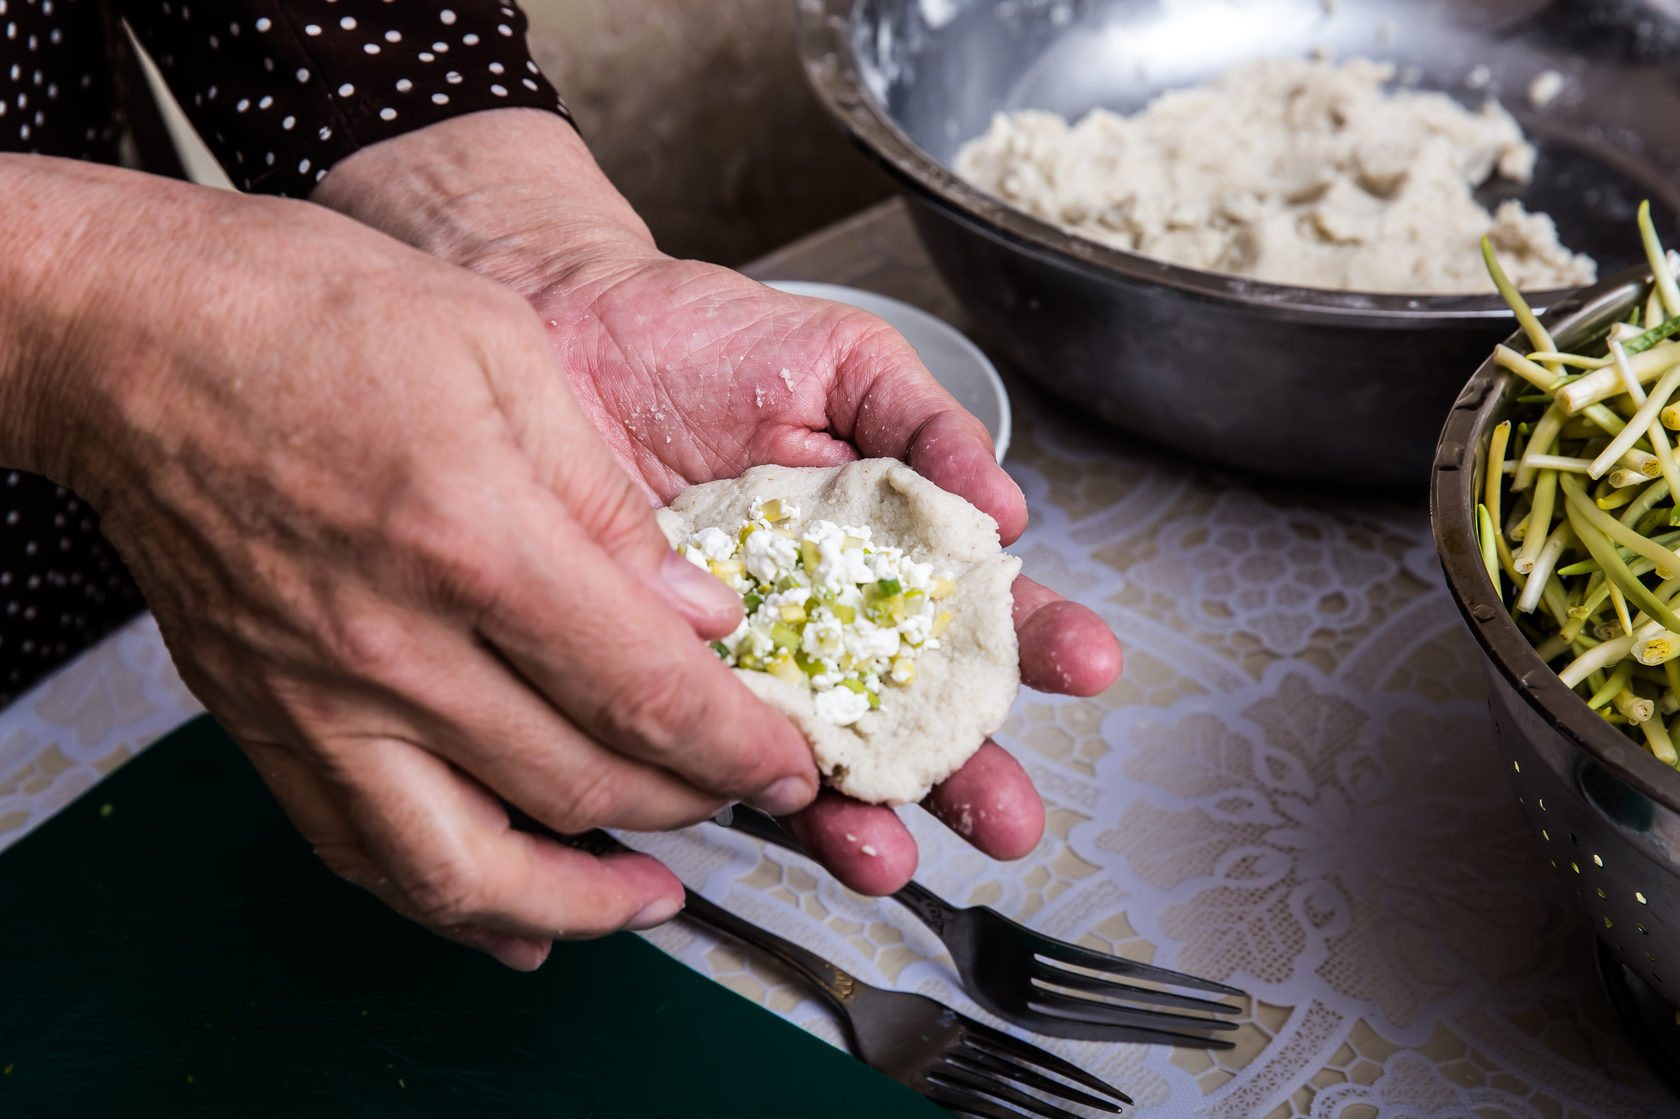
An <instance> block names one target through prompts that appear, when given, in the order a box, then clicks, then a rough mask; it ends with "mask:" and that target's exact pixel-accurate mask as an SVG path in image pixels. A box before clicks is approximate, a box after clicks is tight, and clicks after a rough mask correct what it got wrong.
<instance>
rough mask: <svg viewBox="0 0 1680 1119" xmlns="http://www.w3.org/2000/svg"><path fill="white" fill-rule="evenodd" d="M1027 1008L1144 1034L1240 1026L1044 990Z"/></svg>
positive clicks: (1222, 1019) (1035, 993)
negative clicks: (1126, 1028)
mask: <svg viewBox="0 0 1680 1119" xmlns="http://www.w3.org/2000/svg"><path fill="white" fill-rule="evenodd" d="M1027 1008H1028V1009H1030V1010H1038V1011H1042V1012H1043V1013H1045V1014H1054V1015H1056V1016H1057V1017H1061V1018H1074V1019H1077V1020H1079V1021H1082V1022H1096V1023H1099V1024H1101V1025H1105V1026H1130V1027H1132V1028H1134V1029H1140V1030H1234V1029H1236V1028H1237V1026H1238V1023H1236V1022H1233V1021H1231V1020H1230V1019H1229V1018H1199V1017H1197V1016H1195V1015H1193V1014H1168V1013H1167V1012H1166V1011H1163V1010H1140V1009H1138V1008H1136V1007H1130V1006H1118V1005H1116V1004H1114V1003H1111V1002H1098V1001H1097V1000H1095V999H1087V998H1079V997H1077V996H1074V995H1065V994H1063V993H1061V992H1060V991H1050V990H1046V989H1045V988H1043V987H1039V988H1037V990H1035V991H1034V992H1033V994H1032V996H1031V997H1029V998H1028V999H1027Z"/></svg>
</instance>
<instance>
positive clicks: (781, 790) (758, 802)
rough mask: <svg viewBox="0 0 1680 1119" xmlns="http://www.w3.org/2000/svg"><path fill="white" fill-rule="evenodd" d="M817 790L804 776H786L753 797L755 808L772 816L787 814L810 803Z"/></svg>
mask: <svg viewBox="0 0 1680 1119" xmlns="http://www.w3.org/2000/svg"><path fill="white" fill-rule="evenodd" d="M816 795H817V790H815V789H813V788H812V787H811V783H810V782H809V781H807V780H805V778H803V777H784V778H782V779H781V780H780V781H777V782H776V783H775V784H773V785H771V786H770V787H769V788H767V789H765V790H764V791H763V792H762V793H759V794H758V795H757V796H756V797H753V799H752V805H753V807H754V808H758V809H762V810H763V811H765V812H768V813H770V814H771V815H772V816H786V815H787V814H788V813H790V812H797V811H799V810H800V809H801V808H804V807H805V806H806V805H807V804H810V803H811V801H812V799H813V798H815V797H816Z"/></svg>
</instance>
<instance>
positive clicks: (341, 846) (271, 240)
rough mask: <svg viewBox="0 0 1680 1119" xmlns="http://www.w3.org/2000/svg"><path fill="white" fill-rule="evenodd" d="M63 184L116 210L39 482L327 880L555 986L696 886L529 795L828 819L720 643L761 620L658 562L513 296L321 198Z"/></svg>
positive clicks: (797, 750) (75, 177)
mask: <svg viewBox="0 0 1680 1119" xmlns="http://www.w3.org/2000/svg"><path fill="white" fill-rule="evenodd" d="M66 175H67V176H68V180H67V181H64V182H59V183H57V184H55V186H54V189H55V190H56V191H57V196H59V197H65V196H71V195H75V192H76V191H81V192H82V194H84V195H85V196H86V197H85V198H84V199H83V201H84V203H85V213H86V214H97V215H100V220H99V221H95V222H89V221H86V220H85V218H83V219H82V220H80V221H76V220H70V225H71V226H72V227H74V228H78V229H80V230H82V233H81V239H80V240H79V241H76V242H75V243H73V244H71V245H69V246H67V249H66V253H67V254H69V255H66V256H65V257H64V259H66V260H87V261H93V262H98V263H97V267H95V268H92V269H89V270H88V273H87V274H86V275H78V276H76V277H74V280H75V284H76V285H77V286H76V287H75V291H76V292H77V293H78V296H77V297H78V299H80V300H81V303H80V304H79V307H80V309H81V311H82V312H83V313H82V314H80V315H78V316H76V320H75V321H74V322H73V323H72V324H71V326H72V329H69V330H67V331H66V332H65V338H66V339H67V340H73V344H70V345H67V346H66V347H63V349H64V352H65V354H66V355H67V356H66V357H65V359H64V364H63V365H62V367H61V368H60V369H59V370H57V371H56V380H58V381H59V382H61V383H62V385H63V386H64V387H63V388H62V389H61V390H60V392H59V394H58V396H57V398H56V401H55V405H54V407H53V408H51V409H49V410H48V411H49V412H50V413H51V414H52V416H53V419H54V423H55V425H56V426H54V427H53V429H52V430H54V431H55V432H65V431H69V432H74V433H75V437H74V438H73V439H70V440H66V441H64V442H63V444H62V445H61V446H60V447H59V448H58V452H57V455H56V459H57V460H56V461H49V462H43V463H42V464H41V466H42V468H43V469H47V470H50V471H51V472H52V473H54V474H55V475H56V476H58V477H59V478H61V479H62V480H65V481H67V482H69V483H70V484H71V485H73V486H74V487H75V488H77V489H78V490H79V491H80V492H82V493H84V494H85V495H86V496H88V497H89V499H90V500H92V501H93V502H94V503H95V504H96V505H97V507H98V508H99V509H100V510H101V513H102V515H103V526H104V528H105V530H106V532H107V533H108V535H109V536H110V537H111V538H112V540H113V541H114V542H115V543H116V544H117V545H118V547H119V548H120V549H121V551H122V553H123V556H124V558H125V559H126V560H127V561H128V563H129V565H130V566H131V568H132V569H133V571H134V573H135V575H136V577H137V578H138V580H139V582H140V585H141V587H142V589H143V590H144V591H145V594H146V597H147V600H148V602H149V603H150V605H151V607H152V609H153V611H154V612H155V614H156V616H157V619H158V623H159V626H160V628H161V629H162V631H163V634H164V636H165V638H166V640H167V641H168V644H169V647H170V650H171V652H172V654H173V655H174V658H175V661H176V664H177V666H178V667H179V669H180V671H181V674H182V676H183V678H184V679H185V680H186V682H187V683H188V685H189V686H190V687H191V688H192V690H193V691H194V693H195V694H196V695H198V696H199V698H200V699H202V700H203V702H204V703H205V705H206V706H207V707H208V708H209V709H210V711H211V712H213V713H214V714H215V715H216V717H217V718H218V719H219V720H221V722H222V723H223V724H224V725H225V726H226V727H227V729H228V730H229V731H230V732H231V733H232V735H233V736H234V738H235V739H237V740H238V742H239V743H240V745H241V746H242V747H243V748H244V749H245V751H246V752H247V753H248V754H249V755H250V757H251V759H252V760H253V762H254V763H255V764H256V766H257V768H258V770H259V771H260V772H261V774H262V776H263V778H264V780H265V781H267V782H268V784H269V786H270V788H271V789H272V790H273V791H274V793H275V795H276V796H277V797H278V798H279V800H280V802H281V804H282V805H283V806H284V807H285V809H286V811H287V812H288V813H289V814H290V816H291V817H292V819H293V821H294V822H295V823H296V824H297V826H298V827H299V829H300V830H301V831H302V832H303V834H304V835H305V836H306V837H307V838H308V840H309V841H310V842H311V843H312V844H313V845H314V847H315V849H316V851H317V852H318V853H319V854H320V855H321V857H322V858H323V859H325V860H326V862H327V863H328V864H329V865H331V866H332V868H333V869H334V870H336V871H337V872H338V873H340V874H341V875H343V876H345V877H347V878H349V879H351V880H352V881H355V882H357V883H359V884H361V885H363V886H365V887H366V888H368V889H369V890H371V891H373V892H374V893H375V894H377V895H378V896H379V897H381V898H382V899H384V900H385V901H386V902H388V903H389V904H390V905H391V906H392V907H393V908H395V909H397V910H398V911H400V912H402V913H404V914H406V915H408V916H410V917H412V918H414V919H415V920H417V921H420V922H422V923H424V924H426V925H428V926H430V927H432V928H434V929H436V930H438V931H440V932H442V933H444V934H445V935H447V936H450V937H452V938H453V939H456V940H459V941H462V942H465V943H468V944H473V945H475V946H478V947H480V948H483V949H485V950H486V951H489V952H491V953H492V954H494V955H495V956H497V958H499V959H501V960H503V961H504V962H506V963H509V964H511V965H513V966H517V967H534V966H536V965H537V964H538V963H540V962H541V960H542V958H543V956H544V955H545V954H546V951H547V946H548V942H549V940H550V938H553V937H557V936H578V935H597V934H600V933H603V932H607V931H610V930H613V929H616V928H620V927H623V926H625V925H631V926H636V927H640V926H645V925H648V924H652V923H657V922H658V921H660V920H663V919H665V918H667V917H669V916H670V915H671V914H672V913H674V912H675V911H676V910H677V909H678V908H679V907H680V904H681V896H682V895H681V884H680V883H679V882H678V881H677V880H676V879H675V877H674V876H673V875H672V874H671V873H670V872H669V871H668V870H666V869H665V868H664V867H663V866H661V865H660V864H659V863H658V862H656V861H655V860H653V859H651V858H647V857H644V856H639V855H621V856H611V857H607V858H602V859H596V858H594V857H591V856H588V855H584V854H582V853H579V852H577V851H574V850H571V849H570V848H567V847H564V846H561V845H559V844H557V843H554V842H552V841H549V840H546V839H539V838H536V837H534V836H532V835H530V834H527V833H525V832H522V831H517V830H513V829H512V828H511V827H510V825H509V819H508V813H507V812H506V811H505V810H504V807H503V803H502V802H503V801H504V800H505V801H507V802H511V803H512V804H514V805H516V806H517V807H518V808H520V809H522V810H523V811H525V812H527V813H529V814H530V815H531V816H533V817H535V818H536V819H538V820H540V821H541V822H543V823H544V824H547V825H548V826H550V827H552V828H555V829H558V830H560V831H564V832H579V831H583V830H586V829H588V828H592V827H602V826H616V827H623V828H629V829H639V830H653V829H667V828H672V827H678V826H682V825H685V824H689V823H693V822H695V821H698V820H701V819H704V818H706V817H707V816H709V815H711V814H712V813H714V812H716V811H717V810H718V809H719V808H720V807H721V806H722V805H723V804H724V803H727V802H728V801H730V800H732V799H735V798H741V797H745V798H748V799H751V800H755V801H757V802H759V803H761V804H769V805H771V806H772V810H779V811H790V810H792V809H796V808H799V807H801V806H803V805H805V804H806V803H808V802H809V801H810V799H811V797H812V796H813V795H814V794H815V792H816V779H817V775H816V772H815V767H814V765H813V763H812V761H811V757H810V752H809V749H808V747H807V746H806V744H805V742H804V740H803V739H802V738H801V736H800V735H799V733H798V731H797V730H796V729H795V728H794V727H793V725H792V724H791V723H790V722H789V721H788V720H786V719H785V718H784V717H783V716H781V715H780V714H778V713H775V712H773V711H771V710H769V709H768V708H766V707H765V706H763V705H762V704H760V703H759V702H757V701H756V700H755V699H753V697H752V696H751V694H750V693H749V692H748V691H747V690H746V689H745V688H744V687H742V686H741V685H740V683H739V682H738V681H737V680H735V679H734V678H733V676H732V675H731V674H730V672H729V671H728V669H726V668H725V667H724V666H723V665H722V664H721V663H720V662H719V661H718V660H717V658H716V657H715V656H714V655H712V653H711V652H710V650H709V649H707V648H706V647H705V646H704V645H703V644H701V643H699V642H697V641H696V640H695V637H694V635H695V633H696V632H699V633H701V634H711V635H714V636H721V635H723V634H725V633H727V632H728V631H729V630H731V629H732V628H733V627H734V626H735V624H736V623H737V622H738V621H739V619H740V603H739V601H738V600H737V599H736V598H735V596H734V595H733V594H732V593H731V592H730V591H729V590H728V589H727V588H726V587H723V586H722V585H721V584H719V583H718V582H717V581H716V580H714V579H712V578H711V577H710V576H708V575H706V574H704V573H702V572H699V571H698V570H696V569H695V568H694V567H693V566H692V565H690V564H689V563H687V562H686V561H684V560H682V559H681V558H679V557H677V556H676V555H675V554H674V553H673V552H672V551H671V550H670V549H669V548H668V547H667V545H666V543H665V540H664V537H663V536H662V535H661V534H660V532H659V529H658V527H657V525H656V524H655V522H654V519H653V513H652V510H651V509H650V508H649V505H648V502H647V499H646V497H645V495H644V493H643V492H642V491H641V490H640V489H639V488H638V487H637V485H636V484H635V483H633V482H632V481H631V480H630V479H629V478H628V477H627V476H626V475H625V473H624V472H623V470H622V469H621V468H620V466H619V465H618V463H617V461H615V458H614V456H613V455H612V453H611V452H609V450H608V449H607V447H606V446H605V444H604V443H603V442H602V441H601V439H600V436H599V435H598V434H597V432H596V430H595V428H594V426H593V425H592V424H591V422H590V420H589V417H588V416H587V415H586V414H585V413H584V412H583V411H582V410H581V409H580V407H579V405H578V403H577V401H576V399H575V398H574V396H573V394H572V391H571V390H570V388H569V387H568V384H567V380H566V378H565V377H563V376H562V375H561V373H560V367H559V365H558V363H557V361H556V358H555V354H554V350H553V347H552V345H551V344H550V342H549V339H548V337H547V336H546V335H545V333H544V332H543V330H542V329H541V326H540V324H539V322H538V320H537V319H536V318H535V316H533V315H532V313H531V310H530V308H529V307H528V306H527V305H526V304H525V303H524V302H523V301H522V300H520V299H519V298H518V297H517V296H516V295H515V294H514V293H512V292H510V291H508V290H507V289H506V288H504V287H502V286H500V285H497V284H494V283H491V282H490V281H488V280H484V279H480V278H478V277H475V276H472V275H470V274H469V273H467V272H464V271H462V270H460V269H457V268H453V267H450V266H448V265H445V264H443V263H440V262H438V261H437V260H435V259H433V258H430V257H427V256H425V255H424V254H422V253H419V252H417V251H415V250H413V249H411V248H408V247H406V246H403V245H401V244H399V243H397V242H396V241H393V240H391V239H390V238H387V237H385V236H383V235H381V234H378V233H375V232H373V231H371V230H369V229H367V228H365V227H363V226H360V225H357V224H356V223H354V222H351V221H349V220H348V219H345V218H343V217H341V216H339V215H336V214H332V213H331V212H329V211H327V210H324V209H322V208H320V207H315V206H310V205H307V204H304V203H297V202H281V201H275V200H254V199H240V198H236V197H234V196H231V195H225V194H222V193H220V192H214V191H208V190H200V189H198V188H193V187H187V186H182V185H173V184H164V183H162V182H161V181H160V180H150V179H145V178H143V177H141V176H137V175H131V174H127V173H123V172H116V171H111V170H108V169H96V168H87V169H82V168H74V169H73V170H70V171H68V172H66ZM78 197H79V196H78ZM119 214H120V215H123V217H122V218H121V220H120V221H119V220H116V219H114V218H112V217H111V215H119ZM72 219H74V215H72ZM71 358H74V360H73V361H71V360H70V359H71ZM43 430H45V428H43ZM208 841H210V842H214V841H215V840H214V837H211V838H209V840H208Z"/></svg>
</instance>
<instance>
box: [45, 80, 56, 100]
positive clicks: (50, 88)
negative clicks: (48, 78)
mask: <svg viewBox="0 0 1680 1119" xmlns="http://www.w3.org/2000/svg"><path fill="white" fill-rule="evenodd" d="M57 96H58V83H57V82H48V83H47V98H48V99H49V100H51V99H53V98H56V97H57Z"/></svg>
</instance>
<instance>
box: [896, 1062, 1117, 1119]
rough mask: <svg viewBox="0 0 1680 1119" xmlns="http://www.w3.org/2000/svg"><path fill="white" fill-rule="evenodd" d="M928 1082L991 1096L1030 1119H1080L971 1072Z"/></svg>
mask: <svg viewBox="0 0 1680 1119" xmlns="http://www.w3.org/2000/svg"><path fill="white" fill-rule="evenodd" d="M928 1079H929V1080H930V1081H932V1082H933V1083H936V1084H937V1083H939V1082H940V1081H944V1082H946V1083H947V1084H953V1085H955V1086H956V1087H958V1088H967V1089H968V1090H969V1091H970V1092H978V1093H983V1094H985V1095H988V1096H992V1097H993V1098H995V1099H1000V1100H1002V1101H1003V1102H1004V1103H1007V1104H1012V1105H1013V1106H1015V1107H1018V1108H1020V1109H1021V1110H1022V1111H1025V1112H1026V1113H1027V1114H1029V1115H1041V1116H1043V1117H1044V1119H1079V1116H1077V1115H1075V1114H1074V1113H1073V1112H1071V1111H1068V1110H1067V1109H1066V1108H1062V1107H1057V1106H1056V1105H1055V1104H1053V1103H1051V1102H1050V1101H1049V1100H1041V1099H1039V1098H1038V1097H1037V1096H1030V1095H1028V1094H1027V1093H1025V1092H1023V1091H1021V1089H1019V1088H1017V1087H1015V1086H1014V1085H1012V1084H1009V1083H1008V1082H1006V1081H1002V1080H994V1079H993V1078H991V1077H989V1076H983V1075H981V1074H980V1073H976V1072H970V1071H968V1070H967V1069H962V1068H952V1067H947V1068H942V1069H939V1070H938V1071H937V1072H930V1073H928ZM1109 1110H1110V1111H1111V1112H1114V1111H1119V1110H1120V1109H1119V1108H1118V1107H1115V1106H1114V1105H1112V1104H1110V1105H1109Z"/></svg>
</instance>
